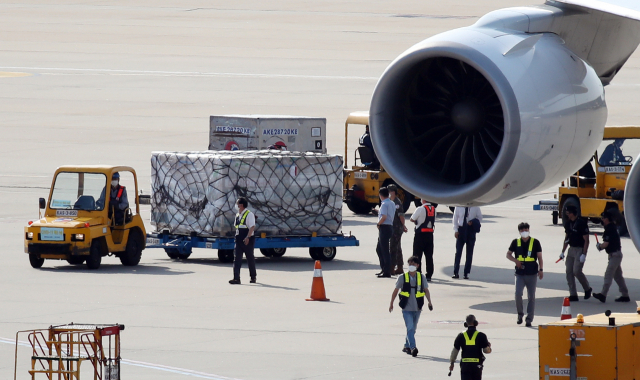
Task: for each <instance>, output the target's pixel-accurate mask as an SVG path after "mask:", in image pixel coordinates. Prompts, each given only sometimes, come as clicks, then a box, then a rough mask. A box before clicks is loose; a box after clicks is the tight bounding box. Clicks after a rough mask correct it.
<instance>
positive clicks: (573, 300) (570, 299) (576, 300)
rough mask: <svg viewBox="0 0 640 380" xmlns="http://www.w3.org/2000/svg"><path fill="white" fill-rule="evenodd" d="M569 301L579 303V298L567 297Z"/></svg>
mask: <svg viewBox="0 0 640 380" xmlns="http://www.w3.org/2000/svg"><path fill="white" fill-rule="evenodd" d="M569 301H571V302H578V301H580V298H578V296H569Z"/></svg>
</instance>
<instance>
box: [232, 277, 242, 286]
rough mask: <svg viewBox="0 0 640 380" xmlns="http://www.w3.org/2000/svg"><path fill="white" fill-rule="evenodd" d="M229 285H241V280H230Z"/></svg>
mask: <svg viewBox="0 0 640 380" xmlns="http://www.w3.org/2000/svg"><path fill="white" fill-rule="evenodd" d="M229 283H230V284H232V285H240V280H236V279H235V278H234V279H233V280H229Z"/></svg>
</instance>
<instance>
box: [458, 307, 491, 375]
mask: <svg viewBox="0 0 640 380" xmlns="http://www.w3.org/2000/svg"><path fill="white" fill-rule="evenodd" d="M477 326H478V320H476V317H475V316H474V315H472V314H469V315H467V318H466V321H465V323H464V327H466V328H467V331H465V332H463V333H460V334H458V337H456V340H455V341H454V342H453V350H452V351H451V357H450V358H449V360H450V361H451V365H450V366H449V371H453V364H454V363H455V361H456V359H457V358H458V352H460V350H462V355H461V357H462V359H461V360H460V378H461V379H462V380H482V367H483V365H482V363H484V359H485V358H484V355H483V353H484V354H490V353H491V343H489V340H488V339H487V336H486V335H485V334H484V333H481V332H480V331H478V330H477V329H476V327H477ZM449 374H451V372H450V373H449Z"/></svg>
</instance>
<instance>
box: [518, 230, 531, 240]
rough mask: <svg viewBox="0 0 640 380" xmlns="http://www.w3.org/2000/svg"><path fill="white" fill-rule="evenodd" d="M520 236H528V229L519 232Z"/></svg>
mask: <svg viewBox="0 0 640 380" xmlns="http://www.w3.org/2000/svg"><path fill="white" fill-rule="evenodd" d="M520 236H522V237H523V238H525V239H526V238H528V237H529V231H522V232H520Z"/></svg>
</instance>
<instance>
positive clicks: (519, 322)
mask: <svg viewBox="0 0 640 380" xmlns="http://www.w3.org/2000/svg"><path fill="white" fill-rule="evenodd" d="M517 323H518V324H519V325H521V324H522V315H518V322H517Z"/></svg>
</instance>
